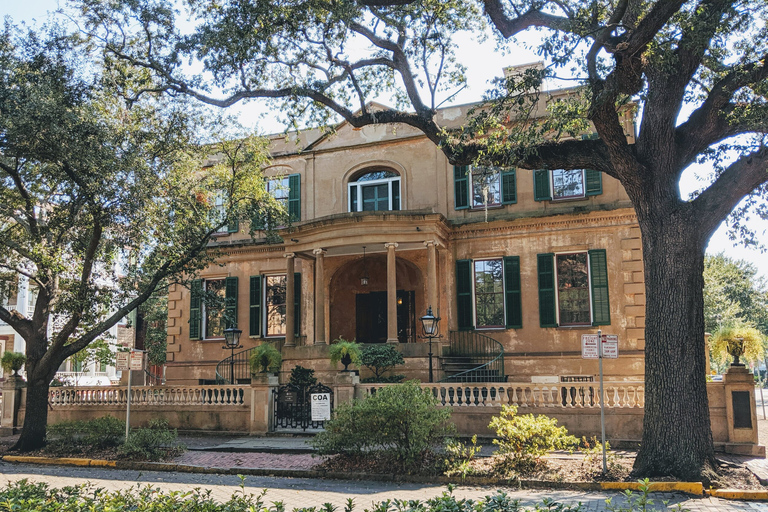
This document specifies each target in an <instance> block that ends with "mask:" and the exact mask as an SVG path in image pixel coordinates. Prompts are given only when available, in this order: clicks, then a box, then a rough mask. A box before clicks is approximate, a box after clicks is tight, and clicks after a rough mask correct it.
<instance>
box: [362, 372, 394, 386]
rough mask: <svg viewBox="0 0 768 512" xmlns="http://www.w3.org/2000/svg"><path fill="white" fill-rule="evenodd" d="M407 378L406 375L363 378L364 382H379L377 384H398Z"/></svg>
mask: <svg viewBox="0 0 768 512" xmlns="http://www.w3.org/2000/svg"><path fill="white" fill-rule="evenodd" d="M404 380H405V375H402V374H397V375H385V376H384V377H378V378H377V377H366V378H364V379H361V380H360V382H362V383H363V384H370V383H377V384H397V383H399V382H403V381H404Z"/></svg>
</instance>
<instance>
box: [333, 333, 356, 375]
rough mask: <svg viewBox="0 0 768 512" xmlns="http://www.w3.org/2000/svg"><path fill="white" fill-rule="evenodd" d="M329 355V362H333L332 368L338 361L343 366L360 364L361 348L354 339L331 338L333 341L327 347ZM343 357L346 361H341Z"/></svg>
mask: <svg viewBox="0 0 768 512" xmlns="http://www.w3.org/2000/svg"><path fill="white" fill-rule="evenodd" d="M329 355H330V359H331V364H333V367H334V368H336V366H337V365H338V364H339V362H341V364H343V365H344V366H347V365H350V364H354V365H356V366H360V360H361V357H362V350H361V349H360V345H359V344H358V343H357V342H356V341H355V340H352V341H347V340H345V339H344V338H338V339H335V340H333V343H332V344H331V346H330V347H329ZM345 357H346V358H347V362H345V361H343V359H344V358H345Z"/></svg>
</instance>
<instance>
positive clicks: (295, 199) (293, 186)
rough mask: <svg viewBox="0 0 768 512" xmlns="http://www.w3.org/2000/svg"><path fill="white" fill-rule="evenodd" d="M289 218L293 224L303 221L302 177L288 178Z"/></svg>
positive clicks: (297, 175) (293, 175)
mask: <svg viewBox="0 0 768 512" xmlns="http://www.w3.org/2000/svg"><path fill="white" fill-rule="evenodd" d="M288 187H289V188H290V190H289V191H288V218H289V219H291V222H298V221H300V220H301V175H300V174H291V175H290V176H288Z"/></svg>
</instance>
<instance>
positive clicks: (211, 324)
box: [205, 279, 225, 338]
mask: <svg viewBox="0 0 768 512" xmlns="http://www.w3.org/2000/svg"><path fill="white" fill-rule="evenodd" d="M205 291H206V294H207V295H211V294H212V295H214V296H215V298H218V299H220V300H218V301H216V302H217V303H215V302H213V301H212V300H209V301H208V302H206V303H205V337H206V338H223V337H224V308H223V305H224V295H225V289H224V280H223V279H216V280H211V281H205Z"/></svg>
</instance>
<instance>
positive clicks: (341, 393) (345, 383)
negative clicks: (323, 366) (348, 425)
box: [333, 372, 360, 407]
mask: <svg viewBox="0 0 768 512" xmlns="http://www.w3.org/2000/svg"><path fill="white" fill-rule="evenodd" d="M359 383H360V377H358V376H357V375H356V374H355V372H339V373H337V374H336V377H335V379H334V383H333V384H334V385H333V387H334V396H333V406H334V407H338V406H340V405H341V404H345V403H347V402H351V401H352V400H353V399H354V398H355V386H356V385H357V384H359Z"/></svg>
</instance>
